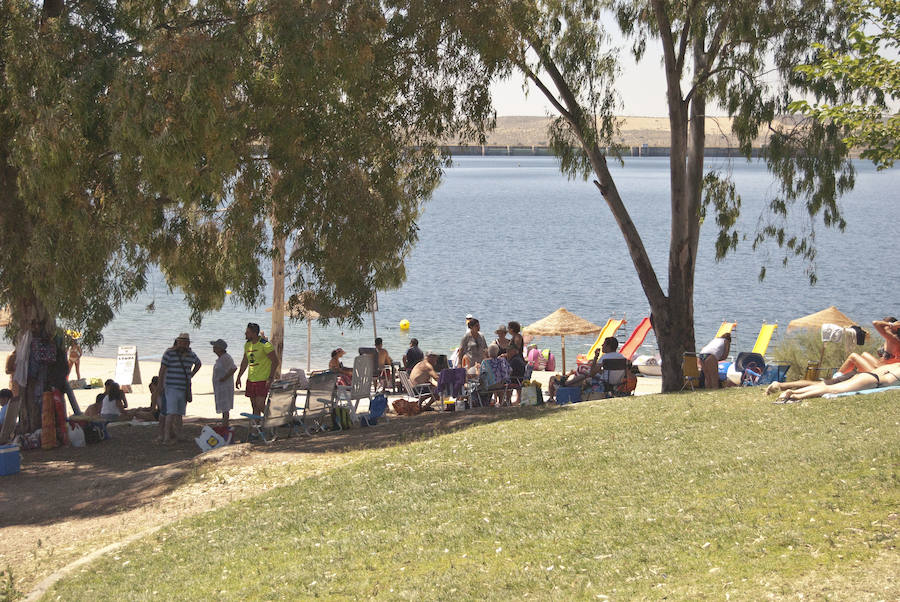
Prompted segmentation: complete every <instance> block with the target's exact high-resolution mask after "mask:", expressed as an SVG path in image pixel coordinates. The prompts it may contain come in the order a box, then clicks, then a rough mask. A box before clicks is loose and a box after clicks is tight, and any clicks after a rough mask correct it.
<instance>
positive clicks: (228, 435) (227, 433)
mask: <svg viewBox="0 0 900 602" xmlns="http://www.w3.org/2000/svg"><path fill="white" fill-rule="evenodd" d="M212 430H214V431H216V433H217V434H218V435H219V436H220V437H222V438H223V439H225V443H231V442H232V441H234V427H233V426H221V425H219V426H214V427H212Z"/></svg>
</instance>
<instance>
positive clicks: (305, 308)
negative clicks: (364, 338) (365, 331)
mask: <svg viewBox="0 0 900 602" xmlns="http://www.w3.org/2000/svg"><path fill="white" fill-rule="evenodd" d="M313 308H315V309H313ZM266 311H272V308H271V307H267V308H266ZM284 311H286V312H288V315H289V316H290V317H291V318H292V319H294V320H299V319H304V320H306V371H307V372H309V370H310V366H311V365H312V321H313V320H318V319H319V318H320V317H322V315H324V316H325V317H327V318H343V317H346V316H347V312H346V310H343V309H340V308H339V309H334V310H332V311H328V310H327V309H325V307H324V306H323V305H322V304H321V303H320V302H319V301H318V300H317V299H316V297H315V294H314V293H313V292H312V291H303V292H301V293H298V294H296V295H291V298H290V299H289V300H288V301H287V302H285V304H284Z"/></svg>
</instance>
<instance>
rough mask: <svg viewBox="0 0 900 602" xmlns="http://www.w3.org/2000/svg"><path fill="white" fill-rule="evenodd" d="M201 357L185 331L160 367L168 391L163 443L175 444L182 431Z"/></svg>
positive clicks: (162, 385)
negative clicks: (193, 348)
mask: <svg viewBox="0 0 900 602" xmlns="http://www.w3.org/2000/svg"><path fill="white" fill-rule="evenodd" d="M201 365H202V364H201V363H200V358H198V357H197V354H196V353H194V352H193V351H191V337H190V335H188V333H186V332H182V333H181V334H179V335H178V338H176V339H175V346H174V347H169V348H168V349H166V352H165V353H163V356H162V362H161V363H160V367H159V388H160V389H161V390H162V391H164V392H165V400H166V401H165V403H166V417H165V421H166V428H165V430H164V431H163V439H162V443H163V445H174V444H175V443H176V442H177V440H178V435H179V434H180V432H181V421H182V418H183V417H184V415H185V414H186V413H187V402H188V401H190V399H191V378H192V377H193V376H194V375H195V374H197V371H198V370H199V369H200V366H201Z"/></svg>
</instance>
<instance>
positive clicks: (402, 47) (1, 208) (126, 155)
mask: <svg viewBox="0 0 900 602" xmlns="http://www.w3.org/2000/svg"><path fill="white" fill-rule="evenodd" d="M461 43H462V37H461V36H460V34H459V33H457V32H454V31H453V30H451V29H449V28H448V27H447V21H446V19H445V18H444V17H442V16H441V15H440V14H439V13H438V11H432V12H426V11H423V10H422V7H419V6H408V5H407V3H406V2H404V1H403V0H400V1H396V2H394V1H386V2H379V1H378V0H329V1H324V0H308V1H303V2H297V1H294V0H248V1H242V0H173V1H168V2H163V1H158V0H81V1H79V2H69V1H64V0H46V1H45V2H44V3H43V4H41V3H39V2H34V1H29V0H9V1H8V2H3V3H2V5H0V305H3V304H8V305H9V306H10V308H11V310H12V317H13V322H12V326H11V327H10V329H9V330H8V331H7V336H8V337H9V338H12V337H14V336H15V333H16V332H18V331H19V330H20V329H21V328H23V327H27V326H29V325H31V324H32V323H33V322H34V321H37V323H40V324H44V325H45V326H50V327H52V326H53V325H54V323H56V322H62V323H64V324H65V325H67V326H70V327H73V328H76V329H78V330H81V331H83V333H84V337H85V341H86V343H87V344H88V345H91V344H94V343H96V342H98V341H99V340H100V338H101V336H102V329H103V327H104V325H106V324H107V323H108V322H109V321H110V320H111V319H112V318H113V317H114V314H115V312H116V310H117V309H118V308H119V307H120V305H121V304H122V303H123V302H124V301H125V300H127V299H130V298H133V297H134V296H135V295H136V294H137V293H138V292H139V291H141V290H142V289H143V288H144V287H145V286H146V285H147V282H148V270H150V269H151V268H152V267H153V266H159V268H160V269H161V271H162V272H163V274H164V275H165V277H166V279H167V282H168V284H169V286H170V287H173V288H174V287H178V288H180V290H182V291H183V292H184V296H185V300H186V303H187V304H188V305H189V307H190V309H191V311H192V319H193V320H194V321H199V320H200V319H201V317H202V314H203V313H204V312H206V311H209V310H214V309H217V308H219V307H221V305H222V303H223V298H224V290H225V288H226V287H228V288H231V289H232V290H233V291H234V295H233V297H234V298H235V299H237V300H238V302H241V303H244V304H247V305H255V304H256V303H258V302H259V301H260V300H261V298H262V292H263V289H264V286H265V282H264V277H263V273H262V271H261V265H263V264H266V263H267V262H266V261H263V260H264V259H267V258H268V257H269V256H270V255H271V254H272V253H273V245H272V242H271V239H272V234H273V233H272V232H271V228H272V225H271V224H270V223H269V220H270V219H271V221H272V222H273V223H274V224H276V225H275V228H276V229H277V232H275V234H279V235H282V236H284V237H286V238H287V240H288V247H289V248H290V249H291V253H290V256H289V258H288V261H289V265H290V266H291V268H292V274H293V278H294V280H293V284H294V286H295V287H296V288H298V289H301V290H304V291H312V292H314V293H315V294H316V299H317V303H318V304H319V307H320V308H324V309H326V310H327V308H329V307H338V306H339V307H340V308H341V311H342V312H343V313H342V314H341V315H344V316H347V318H348V319H351V320H352V319H354V318H357V316H359V314H360V313H362V312H363V311H364V310H365V308H366V305H367V302H368V300H369V298H370V297H371V293H372V291H373V290H374V289H375V288H384V287H386V286H395V285H397V284H398V283H399V282H401V281H402V280H403V279H404V277H405V274H404V269H403V259H404V256H405V255H406V254H407V253H408V251H409V249H410V247H411V245H413V244H414V242H415V241H416V238H417V227H416V219H417V217H418V216H419V214H420V211H421V208H422V203H423V201H424V200H425V199H427V198H428V197H429V195H430V194H431V192H432V191H433V190H434V188H435V187H436V186H437V184H438V182H439V177H440V173H441V169H442V167H443V166H444V164H445V158H444V157H442V156H441V155H440V154H439V153H438V152H437V150H436V144H435V140H438V139H441V138H445V137H447V136H450V135H453V134H454V133H460V135H464V136H471V135H476V136H477V135H479V134H480V132H482V131H483V130H484V129H485V127H487V126H488V125H490V121H491V119H492V118H493V117H492V116H493V113H492V109H491V107H490V102H489V95H488V83H489V80H490V73H489V69H488V68H486V67H484V66H483V64H482V63H481V62H479V61H477V60H476V57H473V56H472V55H471V54H470V53H469V52H467V51H466V50H465V49H464V48H462V47H461Z"/></svg>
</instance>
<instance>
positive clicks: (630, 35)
mask: <svg viewBox="0 0 900 602" xmlns="http://www.w3.org/2000/svg"><path fill="white" fill-rule="evenodd" d="M472 10H473V11H475V15H476V19H477V21H478V22H479V23H482V24H484V27H482V28H481V29H480V30H479V32H478V33H477V34H475V35H472V37H471V40H472V43H473V44H474V45H475V46H476V47H477V48H478V49H479V51H480V52H481V53H482V55H483V57H484V59H485V61H486V62H487V63H488V64H498V63H499V64H501V65H504V66H505V67H506V68H508V69H509V70H510V71H515V70H518V71H520V72H521V73H523V74H524V75H525V77H526V78H527V79H528V80H530V81H531V82H532V83H533V84H534V86H536V87H537V88H538V89H539V90H540V91H541V93H543V94H544V95H545V96H546V97H547V99H549V101H550V103H552V105H553V107H554V109H555V112H556V113H557V116H556V118H555V119H554V120H553V121H552V122H551V126H550V139H551V146H552V147H553V149H554V150H555V152H556V154H557V155H558V156H559V157H560V159H561V167H562V170H563V171H564V172H566V173H567V174H569V175H571V176H573V177H577V176H582V177H585V178H587V177H592V178H593V179H594V183H595V184H596V186H597V189H598V190H599V193H600V195H601V196H602V198H603V199H604V201H605V202H606V204H607V206H608V207H609V209H610V211H611V213H612V215H613V217H614V218H615V220H616V223H617V224H618V226H619V229H620V230H621V232H622V234H623V236H624V239H625V243H626V245H627V248H628V251H629V253H630V255H631V259H632V262H633V264H634V267H635V269H636V271H637V275H638V277H639V279H640V282H641V285H642V287H643V291H644V293H645V295H646V297H647V300H648V301H649V304H650V308H651V311H652V313H653V319H654V328H655V331H656V335H657V338H658V340H659V345H660V353H661V355H662V364H663V388H664V389H665V390H673V389H678V388H679V387H681V359H682V353H683V352H684V351H685V350H693V349H694V348H695V340H694V329H693V318H694V302H693V299H694V280H695V268H696V258H697V248H698V241H699V235H700V228H701V225H702V224H703V223H704V222H705V221H713V222H714V227H715V228H716V229H717V231H718V234H717V237H716V242H715V252H716V257H717V258H722V257H724V256H725V255H726V253H728V252H729V251H731V250H733V249H734V248H735V247H736V245H737V243H738V240H739V238H740V235H739V232H738V225H737V224H738V222H737V220H738V217H739V214H740V208H741V199H740V195H739V194H738V192H737V191H736V189H735V186H734V184H733V182H732V181H731V179H730V177H729V174H728V173H727V171H722V172H712V171H708V170H705V168H704V164H703V156H704V144H705V134H706V131H705V127H706V122H705V120H704V117H706V116H707V114H708V113H709V112H711V111H712V110H715V111H723V112H725V113H727V114H728V115H729V116H731V117H733V121H732V134H733V135H734V137H735V139H736V140H737V142H738V144H739V151H740V152H741V153H742V154H744V155H745V156H747V157H748V158H749V157H750V156H751V144H752V142H753V141H754V140H755V139H756V138H757V136H759V135H760V134H766V133H767V134H768V136H769V140H768V145H767V147H766V150H765V161H766V163H767V165H768V167H769V168H770V169H771V171H772V172H773V173H774V175H775V177H776V178H777V180H778V182H779V183H780V190H779V191H778V192H777V194H775V195H774V196H773V198H771V199H770V200H769V205H768V207H769V210H768V212H767V215H766V216H765V220H764V222H763V225H762V227H761V228H760V230H759V231H757V232H755V233H753V236H752V238H753V244H754V247H755V246H757V245H760V244H764V243H766V242H767V241H774V242H775V243H776V244H777V245H779V246H781V247H782V248H783V250H784V258H785V260H787V258H788V257H790V256H793V255H799V256H800V257H802V258H803V259H805V260H807V261H809V262H812V261H813V260H814V259H815V245H814V237H815V229H816V225H817V224H818V222H819V221H821V222H822V223H824V224H825V225H826V226H836V227H838V228H843V226H844V220H843V218H842V216H841V212H840V209H839V206H838V204H837V199H838V196H839V194H840V193H841V192H842V191H843V190H846V189H847V188H848V187H850V186H852V183H853V170H852V166H851V164H850V163H849V161H848V160H847V159H846V147H845V146H844V144H843V142H842V141H841V138H842V136H841V133H842V129H843V128H841V127H840V126H839V125H836V124H833V123H820V122H817V121H813V120H804V121H799V120H795V121H782V120H779V119H778V117H779V116H781V115H783V114H785V113H786V112H787V110H788V104H789V102H790V100H791V98H793V97H795V95H796V94H801V95H802V94H807V93H809V94H815V95H818V96H819V97H821V98H826V99H833V98H838V97H840V95H841V93H842V92H843V91H842V90H840V89H839V88H837V87H836V86H834V85H832V84H830V83H828V82H821V81H817V80H812V79H810V78H808V77H807V76H805V75H804V74H803V73H801V72H798V71H797V70H796V69H795V68H796V67H797V66H798V65H801V64H804V63H809V62H810V61H811V59H812V58H813V54H814V51H813V50H811V44H812V43H813V42H814V41H817V42H820V43H823V44H827V45H829V47H834V48H837V49H840V48H843V47H844V45H845V41H846V36H847V31H846V27H847V26H846V21H844V20H843V10H844V9H843V8H842V7H841V6H840V5H835V4H833V3H830V2H821V1H820V0H750V1H748V0H716V1H712V0H674V1H673V0H569V1H560V0H500V1H498V2H495V3H492V4H490V5H489V4H481V3H477V4H476V5H474V8H473V9H472ZM623 40H625V42H624V43H623ZM650 48H655V54H656V55H657V56H661V57H662V63H663V68H664V73H665V76H664V78H661V79H660V81H659V82H653V83H656V84H658V86H657V89H658V93H659V94H660V95H662V96H664V97H665V98H666V100H667V104H668V119H669V125H670V130H671V138H670V147H671V159H670V185H671V203H670V217H671V227H670V231H669V253H668V264H667V266H666V269H665V271H664V272H662V273H661V274H658V273H657V272H656V270H655V269H654V267H653V265H652V263H651V260H650V257H649V256H648V254H647V251H646V249H645V247H644V243H643V239H642V237H641V233H640V232H639V231H638V229H637V227H636V226H635V224H634V222H633V221H632V218H631V211H633V210H634V207H635V206H636V205H637V204H639V203H640V199H639V198H624V197H623V196H622V195H620V193H619V190H618V189H617V187H616V183H615V181H614V179H613V177H612V175H611V173H610V170H609V167H608V163H607V161H608V157H607V155H608V154H610V153H609V151H612V154H615V149H614V148H613V147H614V144H615V137H616V136H615V135H616V132H617V126H618V123H617V120H616V117H615V115H616V114H617V112H618V111H621V110H622V108H623V107H621V105H620V100H619V95H618V89H617V78H618V76H619V75H620V60H619V59H620V54H619V53H620V52H631V53H632V54H633V55H634V57H635V58H636V59H637V60H641V59H643V58H644V57H645V55H646V54H648V50H649V49H650ZM648 87H649V84H648ZM624 111H625V112H626V113H627V111H628V107H624ZM795 205H799V206H800V212H801V213H803V214H804V215H806V216H807V219H806V220H804V223H805V224H806V225H807V227H805V228H803V229H801V230H800V231H797V232H793V231H791V230H789V229H788V226H787V224H788V223H789V222H788V220H787V215H788V212H789V209H790V208H791V207H793V206H795ZM812 265H813V264H812V263H810V264H808V268H807V269H808V272H809V274H810V277H811V278H812V279H814V277H815V276H814V271H813V268H812V267H809V266H812ZM763 274H764V271H763ZM761 275H762V274H761ZM730 293H731V292H730V291H722V294H730Z"/></svg>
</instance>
